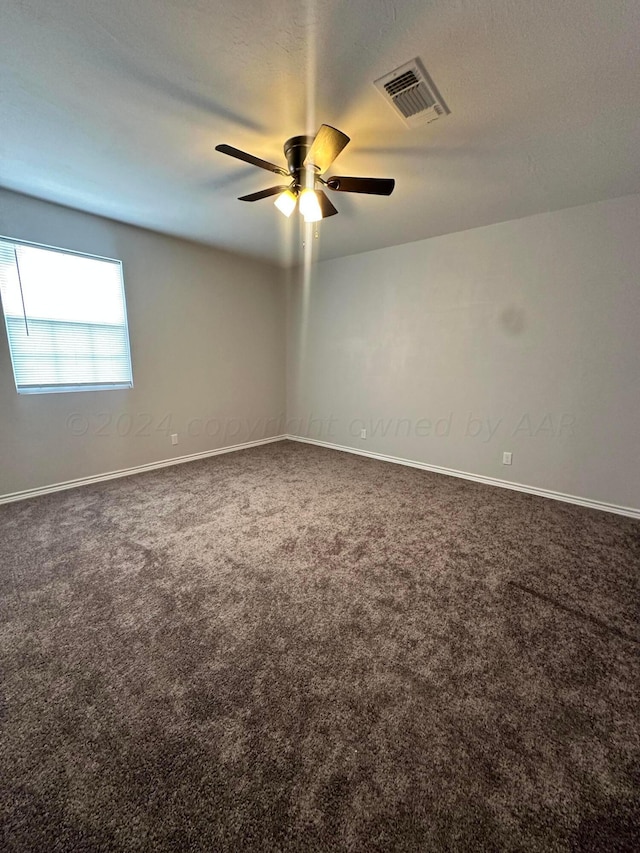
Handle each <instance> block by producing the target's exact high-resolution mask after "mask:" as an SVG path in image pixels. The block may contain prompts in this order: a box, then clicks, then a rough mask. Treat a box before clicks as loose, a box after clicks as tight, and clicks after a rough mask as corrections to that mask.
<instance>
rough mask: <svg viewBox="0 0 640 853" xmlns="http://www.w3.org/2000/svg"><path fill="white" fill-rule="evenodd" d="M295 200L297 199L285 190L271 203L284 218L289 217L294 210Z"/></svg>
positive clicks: (289, 191)
mask: <svg viewBox="0 0 640 853" xmlns="http://www.w3.org/2000/svg"><path fill="white" fill-rule="evenodd" d="M297 200H298V199H297V197H296V196H295V195H294V194H293V193H292V192H291V190H285V191H284V192H283V193H280V195H279V196H278V198H277V199H276V200H275V201H274V202H273V203H274V204H275V206H276V207H277V208H278V210H279V211H280V213H284V215H285V216H291V214H292V213H293V211H294V210H295V209H296V201H297Z"/></svg>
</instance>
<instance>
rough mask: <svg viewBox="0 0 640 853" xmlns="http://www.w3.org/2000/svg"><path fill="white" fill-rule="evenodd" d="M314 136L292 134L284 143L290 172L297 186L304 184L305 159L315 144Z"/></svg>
mask: <svg viewBox="0 0 640 853" xmlns="http://www.w3.org/2000/svg"><path fill="white" fill-rule="evenodd" d="M314 139H315V137H313V136H292V137H291V139H287V141H286V142H285V144H284V155H285V157H286V158H287V165H288V166H289V172H290V173H291V176H292V177H293V178H294V180H295V182H296V186H304V185H305V180H304V172H305V168H304V161H305V158H306V156H307V154H308V153H309V149H310V148H311V145H312V144H313V140H314Z"/></svg>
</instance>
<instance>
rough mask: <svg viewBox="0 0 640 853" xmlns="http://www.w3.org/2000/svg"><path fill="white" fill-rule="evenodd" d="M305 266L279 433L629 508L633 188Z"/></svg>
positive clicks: (634, 331)
mask: <svg viewBox="0 0 640 853" xmlns="http://www.w3.org/2000/svg"><path fill="white" fill-rule="evenodd" d="M300 279H301V280H300V281H299V282H298V283H297V285H295V286H294V287H292V288H291V296H290V305H289V324H290V325H289V334H290V347H289V356H288V399H289V405H288V418H289V428H288V429H289V432H291V433H294V434H297V435H306V436H310V437H312V438H319V439H321V440H324V441H329V442H332V443H335V444H338V445H346V446H349V447H354V448H359V449H363V450H368V451H375V452H379V453H384V454H389V455H393V456H397V457H403V458H406V459H410V460H415V461H418V462H424V463H429V464H433V465H439V466H444V467H446V468H452V469H456V470H460V471H465V472H470V473H473V474H478V475H483V476H490V477H498V478H501V479H505V480H510V481H512V482H517V483H522V484H526V485H529V486H533V487H539V488H545V489H550V490H554V491H558V492H562V493H565V494H570V495H575V496H581V497H585V498H589V499H592V500H599V501H603V502H607V503H613V504H617V505H621V506H627V507H635V508H638V507H640V439H639V436H640V384H639V382H640V284H639V279H640V196H628V197H625V198H620V199H614V200H611V201H605V202H600V203H597V204H590V205H585V206H583V207H576V208H572V209H567V210H563V211H559V212H556V213H549V214H541V215H538V216H533V217H528V218H526V219H520V220H515V221H510V222H505V223H501V224H498V225H493V226H490V227H486V228H478V229H474V230H471V231H465V232H460V233H456V234H451V235H447V236H445V237H437V238H433V239H430V240H424V241H421V242H417V243H412V244H408V245H403V246H397V247H393V248H388V249H382V250H379V251H374V252H369V253H366V254H361V255H354V256H351V257H346V258H341V259H337V260H331V261H325V262H322V263H320V264H318V265H317V266H315V267H313V268H312V270H311V274H310V275H309V276H305V275H304V274H301V276H300ZM470 419H471V420H470ZM427 421H430V422H431V427H430V428H429V424H428V423H427ZM438 421H439V423H438V424H437V430H436V422H438ZM363 426H366V428H367V429H368V432H369V435H368V438H367V439H366V440H364V441H363V440H361V439H360V438H359V434H360V429H361V428H362V427H363ZM382 431H385V432H386V434H385V435H382V434H381V432H382ZM436 431H437V432H439V433H440V434H434V433H435V432H436ZM374 433H377V434H374ZM476 433H478V434H477V435H476ZM504 450H509V451H512V452H513V465H512V467H511V468H509V467H505V466H503V465H502V464H501V458H502V452H503V451H504Z"/></svg>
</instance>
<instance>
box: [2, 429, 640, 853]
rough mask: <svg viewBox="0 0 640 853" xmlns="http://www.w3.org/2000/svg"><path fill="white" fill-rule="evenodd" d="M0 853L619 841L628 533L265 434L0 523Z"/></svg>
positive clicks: (581, 515) (634, 530)
mask: <svg viewBox="0 0 640 853" xmlns="http://www.w3.org/2000/svg"><path fill="white" fill-rule="evenodd" d="M0 565H1V572H0V584H1V587H0V593H1V598H0V617H1V634H0V640H1V655H2V659H1V665H2V678H3V683H2V690H1V693H0V720H1V729H2V739H1V745H0V814H1V820H2V833H3V835H2V837H1V844H2V849H3V850H7V851H46V853H54V851H172V853H173V851H258V850H260V851H288V850H296V851H321V850H322V851H325V850H336V851H362V853H371V851H489V850H495V851H498V850H500V851H502V850H505V851H534V850H535V851H545V853H547V851H564V850H591V851H623V850H628V851H631V850H636V851H637V850H638V849H640V794H639V781H640V778H639V777H640V771H639V768H640V742H639V739H640V722H639V717H640V714H639V707H638V686H639V672H640V666H639V652H640V645H639V640H640V635H639V632H638V621H637V615H638V613H637V604H638V578H639V574H638V568H639V565H640V524H638V522H636V521H633V520H630V519H627V518H621V517H618V516H614V515H607V514H605V513H599V512H596V511H592V510H586V509H583V508H580V507H576V506H570V505H567V504H561V503H556V502H553V501H548V500H544V499H541V498H535V497H532V496H528V495H524V494H518V493H516V492H509V491H504V490H501V489H495V488H491V487H487V486H482V485H478V484H474V483H469V482H465V481H463V480H457V479H454V478H447V477H444V476H439V475H435V474H429V473H425V472H422V471H416V470H413V469H409V468H402V467H398V466H393V465H389V464H385V463H379V462H374V461H371V460H367V459H363V458H358V457H355V456H350V455H347V454H343V453H339V452H336V451H330V450H324V449H321V448H316V447H310V446H306V445H301V444H294V443H291V442H282V443H279V444H272V445H267V446H264V447H260V448H256V449H253V450H249V451H244V452H240V453H236V454H231V455H228V456H221V457H217V458H214V459H211V460H207V461H203V462H197V463H191V464H187V465H180V466H176V467H174V468H168V469H165V470H162V471H158V472H154V473H150V474H145V475H141V476H137V477H130V478H127V479H122V480H117V481H112V482H109V483H104V484H101V485H98V486H95V487H85V488H81V489H76V490H73V491H68V492H62V493H58V494H55V495H50V496H48V497H43V498H38V499H33V500H30V501H24V502H21V503H16V504H12V505H9V506H5V507H0Z"/></svg>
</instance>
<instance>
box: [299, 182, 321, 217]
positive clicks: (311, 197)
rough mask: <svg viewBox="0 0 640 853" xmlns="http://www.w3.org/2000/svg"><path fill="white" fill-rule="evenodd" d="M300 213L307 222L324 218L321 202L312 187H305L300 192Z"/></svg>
mask: <svg viewBox="0 0 640 853" xmlns="http://www.w3.org/2000/svg"><path fill="white" fill-rule="evenodd" d="M300 213H301V214H302V215H303V216H304V221H305V222H318V221H319V220H320V219H322V210H321V209H320V202H319V201H318V196H317V195H316V194H315V192H314V191H313V190H312V189H304V190H302V192H301V193H300Z"/></svg>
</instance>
